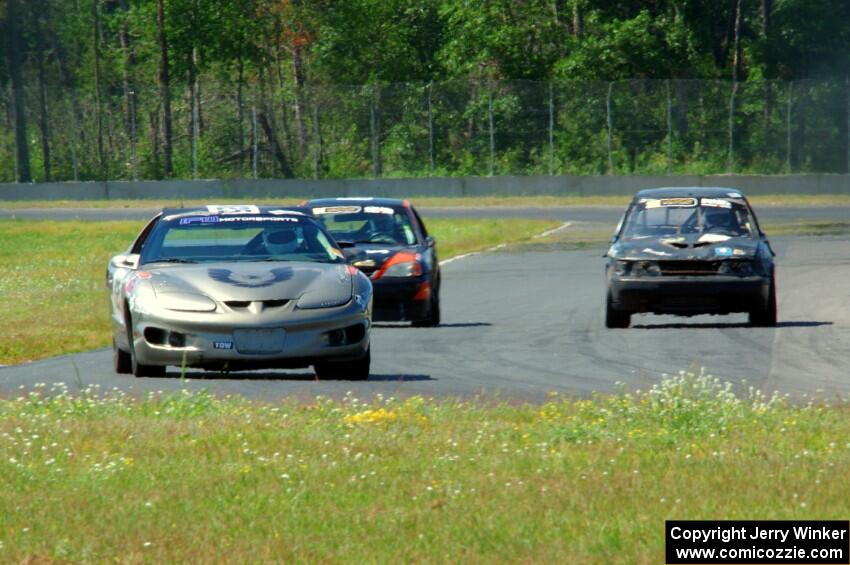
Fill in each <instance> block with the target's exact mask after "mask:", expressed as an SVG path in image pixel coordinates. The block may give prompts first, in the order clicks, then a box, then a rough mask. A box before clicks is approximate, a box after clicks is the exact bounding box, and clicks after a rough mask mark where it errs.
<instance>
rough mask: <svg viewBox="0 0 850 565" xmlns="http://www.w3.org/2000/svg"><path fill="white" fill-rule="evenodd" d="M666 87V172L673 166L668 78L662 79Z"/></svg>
mask: <svg viewBox="0 0 850 565" xmlns="http://www.w3.org/2000/svg"><path fill="white" fill-rule="evenodd" d="M664 84H665V85H666V87H667V174H668V175H669V174H670V171H671V170H672V168H673V104H672V102H671V100H670V79H667V80H665V81H664Z"/></svg>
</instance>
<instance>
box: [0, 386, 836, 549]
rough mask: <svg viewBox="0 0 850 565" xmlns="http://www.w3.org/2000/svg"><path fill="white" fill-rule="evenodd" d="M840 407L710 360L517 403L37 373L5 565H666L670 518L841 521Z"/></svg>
mask: <svg viewBox="0 0 850 565" xmlns="http://www.w3.org/2000/svg"><path fill="white" fill-rule="evenodd" d="M39 392H41V394H39ZM48 393H51V394H54V395H56V394H57V393H59V394H58V395H56V396H53V397H49V398H48V396H49V395H48ZM848 416H850V413H849V412H848V408H847V405H846V404H841V405H840V406H836V407H825V406H822V405H816V404H810V405H806V406H799V405H798V406H792V405H788V404H786V403H785V402H784V401H783V400H782V399H776V398H773V399H766V398H764V397H762V396H760V395H758V394H753V393H750V394H747V395H746V398H743V399H742V398H740V397H736V396H735V395H734V394H733V393H732V392H731V390H730V387H729V386H728V385H724V384H722V383H720V382H718V381H716V380H714V379H712V378H710V377H706V376H701V375H682V376H679V377H674V378H668V379H667V380H665V381H663V382H662V384H661V385H659V386H656V387H655V388H653V389H652V390H650V391H647V392H644V393H638V392H636V393H633V394H627V393H621V394H617V395H613V396H597V397H595V398H594V399H592V400H575V399H570V398H567V397H557V396H553V397H552V398H551V399H550V400H549V401H548V402H546V403H544V404H542V405H522V406H511V405H507V404H499V405H494V404H492V403H490V404H487V403H481V402H462V401H452V400H446V401H442V402H434V401H429V400H424V399H422V398H408V399H406V400H394V399H384V400H381V399H377V400H374V401H371V403H369V404H365V403H362V402H358V401H357V400H356V399H354V398H351V397H348V398H346V399H344V400H338V401H331V400H326V399H317V400H316V401H315V402H314V403H308V404H299V403H297V402H286V403H283V404H278V405H264V404H252V403H249V402H247V401H244V400H234V399H215V398H213V397H211V396H209V395H206V394H203V393H200V394H199V393H192V394H190V393H188V392H184V393H178V394H175V395H173V396H164V395H151V396H148V397H147V398H145V399H138V400H132V399H130V398H128V397H126V396H124V395H123V394H121V393H115V394H112V395H98V394H96V391H89V392H87V393H86V392H84V393H83V394H82V395H77V396H75V397H71V396H69V395H67V394H65V393H62V389H58V390H52V391H44V390H43V389H37V391H36V392H33V393H32V394H30V395H29V397H27V398H25V399H21V400H19V401H12V400H3V401H0V481H2V484H3V485H4V488H2V489H0V508H2V509H3V512H0V561H3V562H12V563H36V562H37V563H43V562H45V563H46V562H53V561H61V562H113V561H120V562H151V563H173V562H235V563H244V562H290V561H299V562H322V563H334V562H345V563H373V562H381V563H395V562H443V563H457V562H464V563H494V562H497V563H516V562H525V563H540V562H543V563H663V556H664V520H665V519H761V520H779V519H808V520H813V519H834V520H839V519H841V520H843V519H846V518H847V515H848V512H850V481H846V480H844V479H843V470H844V469H846V468H847V467H848V465H850V443H848V437H850V418H848Z"/></svg>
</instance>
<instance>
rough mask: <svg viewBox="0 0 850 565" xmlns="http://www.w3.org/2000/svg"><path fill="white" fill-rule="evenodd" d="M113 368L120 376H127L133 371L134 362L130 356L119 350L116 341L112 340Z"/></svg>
mask: <svg viewBox="0 0 850 565" xmlns="http://www.w3.org/2000/svg"><path fill="white" fill-rule="evenodd" d="M112 367H113V368H114V369H115V372H116V373H118V374H119V375H127V374H130V373H131V372H132V371H133V361H132V359H131V358H130V354H129V353H127V352H126V351H123V350H121V349H118V346H117V345H116V344H115V340H114V339H113V340H112Z"/></svg>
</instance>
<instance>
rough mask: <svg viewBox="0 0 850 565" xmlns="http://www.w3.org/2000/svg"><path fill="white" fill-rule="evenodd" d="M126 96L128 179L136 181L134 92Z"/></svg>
mask: <svg viewBox="0 0 850 565" xmlns="http://www.w3.org/2000/svg"><path fill="white" fill-rule="evenodd" d="M127 95H128V96H127V98H128V101H129V103H130V107H129V108H128V111H129V112H130V167H131V171H130V178H132V179H133V180H138V178H139V158H138V156H137V155H136V91H135V90H133V89H130V91H129V92H128V93H127Z"/></svg>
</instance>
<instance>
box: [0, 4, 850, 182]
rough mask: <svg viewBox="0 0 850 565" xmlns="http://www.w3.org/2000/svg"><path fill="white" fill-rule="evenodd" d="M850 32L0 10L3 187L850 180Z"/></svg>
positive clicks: (354, 15) (466, 8)
mask: <svg viewBox="0 0 850 565" xmlns="http://www.w3.org/2000/svg"><path fill="white" fill-rule="evenodd" d="M847 21H850V3H848V2H846V1H844V0H820V1H818V2H812V1H811V0H716V1H709V2H706V1H701V0H650V1H646V2H631V1H626V0H0V38H2V42H3V45H2V49H3V57H2V58H0V180H13V179H14V180H18V181H20V182H30V181H32V180H38V181H51V180H67V179H71V180H91V179H118V178H150V179H159V178H172V177H184V178H191V177H210V176H218V177H228V176H229V177H245V176H276V177H277V176H279V177H314V178H326V177H342V176H378V175H390V176H393V175H394V176H403V175H423V174H446V175H450V174H500V173H554V172H580V173H605V172H664V171H668V172H669V171H677V172H678V171H683V172H720V171H723V170H743V171H746V170H753V171H763V172H781V171H783V170H788V169H790V168H792V167H793V168H794V169H798V170H824V171H833V172H847V170H848V167H850V84H848V82H847V76H848V74H850V26H848V25H847V24H846V22H847ZM794 85H797V86H796V89H795V86H794ZM695 168H696V169H698V170H696V171H694V169H695Z"/></svg>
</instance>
